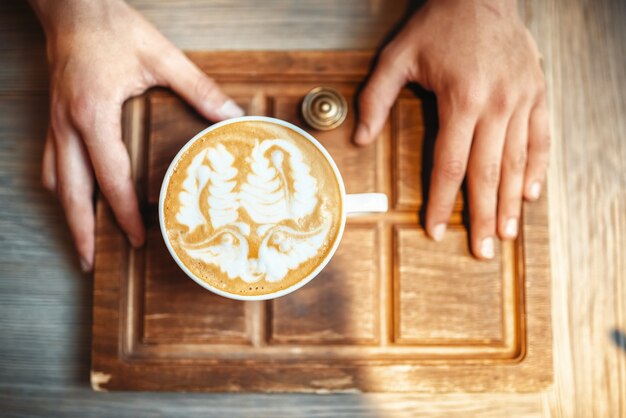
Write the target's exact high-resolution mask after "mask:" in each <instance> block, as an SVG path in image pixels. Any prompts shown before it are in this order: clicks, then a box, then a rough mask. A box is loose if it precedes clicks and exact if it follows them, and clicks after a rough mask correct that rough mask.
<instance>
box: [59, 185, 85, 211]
mask: <svg viewBox="0 0 626 418" xmlns="http://www.w3.org/2000/svg"><path fill="white" fill-rule="evenodd" d="M58 193H59V199H60V200H61V202H62V204H63V207H64V208H65V209H66V210H67V209H68V208H72V207H76V206H77V205H79V204H80V203H81V200H82V197H81V195H80V193H79V191H78V190H76V188H73V187H67V186H66V185H65V184H64V183H62V182H61V183H59V185H58Z"/></svg>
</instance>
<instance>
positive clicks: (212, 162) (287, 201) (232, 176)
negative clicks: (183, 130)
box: [163, 121, 343, 296]
mask: <svg viewBox="0 0 626 418" xmlns="http://www.w3.org/2000/svg"><path fill="white" fill-rule="evenodd" d="M342 211H343V208H342V196H341V189H340V186H339V181H338V179H337V177H336V175H335V172H334V171H333V168H332V166H331V165H330V163H329V162H328V160H327V159H326V157H325V156H324V155H323V154H322V152H321V151H320V150H319V149H318V148H317V147H316V146H315V145H314V144H312V143H311V142H310V141H309V140H308V139H306V138H305V137H304V136H302V135H301V134H299V133H297V132H295V131H293V130H292V129H289V128H287V127H284V126H282V125H279V124H276V123H272V122H266V121H240V122H235V123H232V124H227V125H224V126H221V127H219V128H217V129H214V130H212V131H210V132H208V133H206V134H205V135H203V136H202V137H200V138H198V139H197V140H196V141H195V142H194V143H193V144H192V145H191V146H190V147H189V148H188V149H187V150H186V151H185V152H184V153H183V155H182V156H180V157H179V159H178V161H177V163H176V165H175V167H174V169H173V170H172V173H171V176H170V179H169V182H168V184H167V189H166V194H165V200H164V204H163V216H164V221H165V222H164V223H165V229H166V232H167V237H168V240H169V242H170V244H171V247H172V248H173V249H174V251H175V252H176V254H177V256H178V257H179V259H180V260H181V262H182V263H183V264H184V265H185V266H186V267H187V268H188V269H189V270H190V271H191V272H192V273H193V274H194V275H195V276H197V277H198V278H200V279H202V280H203V281H205V282H206V283H208V284H210V285H211V286H213V287H215V288H217V289H220V290H222V291H225V292H228V293H233V294H238V295H246V296H247V295H250V296H252V295H266V294H271V293H275V292H277V291H280V290H283V289H287V288H289V287H291V286H293V285H295V284H296V283H298V282H300V281H301V280H303V279H305V278H306V277H307V276H309V274H311V273H312V272H313V271H314V270H315V268H316V267H318V266H319V265H320V264H321V263H323V262H324V260H325V259H326V257H327V255H328V253H329V252H330V251H331V250H332V248H333V245H334V243H335V241H336V240H337V238H338V235H339V229H340V225H341V219H342Z"/></svg>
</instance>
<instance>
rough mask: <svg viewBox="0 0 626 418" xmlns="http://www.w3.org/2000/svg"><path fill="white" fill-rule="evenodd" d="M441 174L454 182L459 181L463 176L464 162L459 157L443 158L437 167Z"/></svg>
mask: <svg viewBox="0 0 626 418" xmlns="http://www.w3.org/2000/svg"><path fill="white" fill-rule="evenodd" d="M439 172H440V174H441V176H442V177H443V178H444V179H446V180H448V181H450V182H454V183H461V182H462V181H463V177H465V164H464V163H463V161H461V160H460V159H449V160H445V161H444V162H443V163H442V164H441V166H440V167H439Z"/></svg>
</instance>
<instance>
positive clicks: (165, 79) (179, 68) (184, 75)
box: [157, 50, 244, 121]
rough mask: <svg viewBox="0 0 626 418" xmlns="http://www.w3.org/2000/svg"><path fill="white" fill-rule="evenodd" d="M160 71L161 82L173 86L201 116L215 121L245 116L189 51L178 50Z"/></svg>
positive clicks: (159, 78)
mask: <svg viewBox="0 0 626 418" xmlns="http://www.w3.org/2000/svg"><path fill="white" fill-rule="evenodd" d="M164 61H165V62H161V65H159V66H158V67H159V68H158V70H157V79H158V81H159V84H161V85H165V86H168V87H171V88H172V90H174V91H175V92H176V93H177V94H178V95H180V96H181V97H182V98H183V99H185V100H186V101H187V102H188V103H189V104H190V105H191V106H193V107H194V108H195V109H196V110H197V111H198V112H199V113H200V114H201V115H203V116H204V117H205V118H207V119H209V120H212V121H220V120H224V119H228V118H236V117H239V116H243V115H244V111H243V109H241V108H240V107H239V106H237V104H236V103H235V101H234V100H233V99H231V98H230V97H228V96H227V95H226V94H225V93H224V92H223V91H222V89H220V87H219V86H218V85H217V83H216V82H215V80H213V79H212V78H211V77H209V76H208V75H206V74H205V73H204V72H202V70H200V69H199V68H198V67H197V66H196V65H195V64H194V63H193V62H191V60H190V59H189V58H187V56H186V55H185V54H183V53H182V52H181V51H179V50H176V52H175V53H173V54H172V56H170V57H168V58H167V59H165V60H164Z"/></svg>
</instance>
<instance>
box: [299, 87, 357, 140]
mask: <svg viewBox="0 0 626 418" xmlns="http://www.w3.org/2000/svg"><path fill="white" fill-rule="evenodd" d="M347 115H348V102H347V101H346V99H345V97H343V95H342V94H341V93H339V92H338V91H337V90H335V89H332V88H330V87H315V88H314V89H313V90H311V91H309V92H308V93H307V94H306V96H304V100H302V117H303V118H304V120H305V121H306V123H308V124H309V125H310V126H311V127H312V128H314V129H319V130H321V131H328V130H330V129H334V128H336V127H337V126H339V125H341V124H342V123H343V121H344V120H346V116H347Z"/></svg>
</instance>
